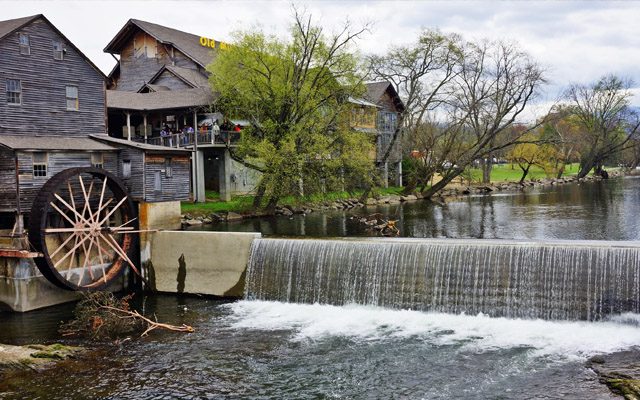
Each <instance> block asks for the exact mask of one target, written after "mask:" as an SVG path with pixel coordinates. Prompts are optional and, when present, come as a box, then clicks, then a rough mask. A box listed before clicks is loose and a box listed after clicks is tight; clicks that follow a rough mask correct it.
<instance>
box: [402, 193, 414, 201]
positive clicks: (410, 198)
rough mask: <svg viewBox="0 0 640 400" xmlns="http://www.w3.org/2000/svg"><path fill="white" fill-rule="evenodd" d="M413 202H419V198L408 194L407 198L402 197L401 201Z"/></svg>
mask: <svg viewBox="0 0 640 400" xmlns="http://www.w3.org/2000/svg"><path fill="white" fill-rule="evenodd" d="M413 200H418V198H417V197H416V195H414V194H408V195H406V196H401V197H400V201H413Z"/></svg>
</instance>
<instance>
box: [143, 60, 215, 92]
mask: <svg viewBox="0 0 640 400" xmlns="http://www.w3.org/2000/svg"><path fill="white" fill-rule="evenodd" d="M165 71H169V72H170V73H171V74H172V75H173V76H175V77H176V78H178V79H180V80H181V81H182V82H184V83H186V84H187V85H189V86H191V87H192V88H209V81H208V79H207V77H206V76H204V75H202V74H201V73H200V72H199V71H196V70H195V69H191V68H183V67H176V66H173V65H164V66H162V68H160V70H159V71H158V72H156V74H155V75H154V76H153V77H151V79H149V84H155V81H156V80H157V79H158V78H159V77H160V75H162V73H163V72H165Z"/></svg>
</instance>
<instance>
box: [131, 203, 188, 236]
mask: <svg viewBox="0 0 640 400" xmlns="http://www.w3.org/2000/svg"><path fill="white" fill-rule="evenodd" d="M138 211H139V212H138V218H139V220H140V229H180V202H179V201H163V202H158V203H145V202H141V203H140V204H139V205H138Z"/></svg>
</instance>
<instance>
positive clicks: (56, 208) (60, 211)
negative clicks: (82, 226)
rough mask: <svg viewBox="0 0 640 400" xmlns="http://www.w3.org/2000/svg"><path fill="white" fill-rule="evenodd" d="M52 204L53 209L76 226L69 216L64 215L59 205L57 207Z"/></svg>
mask: <svg viewBox="0 0 640 400" xmlns="http://www.w3.org/2000/svg"><path fill="white" fill-rule="evenodd" d="M50 204H51V207H53V208H54V209H55V210H56V211H57V212H58V213H59V214H60V215H62V216H63V217H64V218H65V219H66V220H67V221H69V222H70V223H71V224H72V225H75V224H76V222H74V221H72V220H71V218H69V216H68V215H67V214H65V213H63V212H62V210H61V209H60V208H58V206H57V205H55V204H54V203H53V202H51V203H50ZM76 219H77V217H76Z"/></svg>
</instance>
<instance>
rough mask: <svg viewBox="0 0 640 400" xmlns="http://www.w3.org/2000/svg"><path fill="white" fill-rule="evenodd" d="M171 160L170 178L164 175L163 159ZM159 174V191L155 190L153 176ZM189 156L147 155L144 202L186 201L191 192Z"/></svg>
mask: <svg viewBox="0 0 640 400" xmlns="http://www.w3.org/2000/svg"><path fill="white" fill-rule="evenodd" d="M166 158H171V169H172V176H171V177H167V176H166V173H165V159H166ZM156 173H159V174H160V185H161V188H160V190H159V191H158V190H155V176H156ZM190 182H191V180H190V162H189V156H171V157H169V156H168V155H167V156H165V155H161V154H157V155H155V154H147V155H146V161H145V188H146V201H148V202H157V201H173V200H188V199H189V195H190V192H191V190H190V189H191V185H190Z"/></svg>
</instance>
